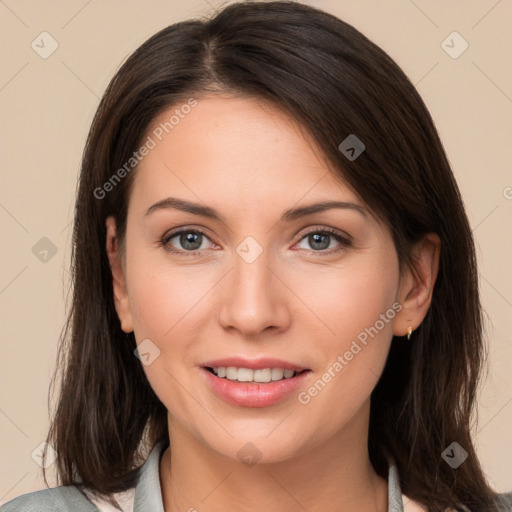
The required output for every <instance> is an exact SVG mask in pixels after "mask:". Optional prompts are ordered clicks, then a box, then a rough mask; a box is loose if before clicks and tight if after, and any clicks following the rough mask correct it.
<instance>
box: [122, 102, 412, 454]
mask: <svg viewBox="0 0 512 512" xmlns="http://www.w3.org/2000/svg"><path fill="white" fill-rule="evenodd" d="M176 109H178V110H179V109H180V105H177V106H174V107H173V108H170V109H169V110H168V111H166V112H165V113H163V114H162V115H161V116H160V117H159V118H158V119H156V120H155V121H154V124H153V125H152V127H151V128H150V130H149V132H148V134H147V135H150V136H151V137H152V139H153V140H154V142H155V143H156V145H155V147H153V148H152V149H150V150H149V152H148V154H147V155H146V156H145V157H144V158H143V160H142V162H141V163H140V166H139V168H138V170H137V171H136V172H137V174H136V176H135V180H134V183H133V189H132V193H131V197H130V202H129V209H128V218H127V230H126V246H125V251H126V252H125V260H124V278H123V279H124V280H125V285H126V292H127V293H126V295H125V297H124V299H123V300H121V301H120V302H119V301H118V304H117V309H118V314H119V316H120V319H121V321H122V325H123V328H124V329H125V330H128V331H130V330H132V329H133V330H134V332H135V337H136V340H137V343H138V344H141V343H143V345H141V347H140V352H141V354H143V355H142V358H143V361H144V363H145V365H144V369H145V372H146V374H147V377H148V379H149V382H150V384H151V386H152V388H153V389H154V391H155V392H156V394H157V395H158V397H159V398H160V400H161V401H162V402H163V404H164V405H165V406H166V408H167V410H168V411H169V421H170V424H169V428H170V432H171V437H172V433H173V431H176V432H178V431H180V432H186V433H187V435H188V436H191V437H190V439H192V438H194V439H195V440H196V441H198V442H200V443H201V444H202V445H203V446H205V447H207V448H209V449H211V450H213V451H215V452H217V453H219V454H222V455H225V456H227V457H231V458H233V459H235V458H237V459H240V458H241V457H242V456H244V455H249V456H251V455H252V456H253V458H255V457H256V458H260V462H273V461H278V460H286V459H289V458H291V457H293V456H295V455H299V454H301V453H305V452H306V451H308V450H310V449H312V448H315V447H317V446H318V445H320V444H321V443H326V442H328V441H329V440H332V439H335V438H336V437H337V436H339V435H347V436H349V437H351V436H362V437H363V438H364V439H366V438H365V437H364V436H366V435H367V431H365V428H366V427H367V417H368V411H369V397H370V394H371V392H372V390H373V388H374V386H375V385H376V383H377V380H378V378H379V376H380V374H381V372H382V370H383V367H384V364H385V360H386V356H387V353H388V350H389V346H390V342H391V338H392V335H393V331H394V329H396V325H395V327H394V323H396V319H397V317H398V316H397V315H396V314H397V312H398V311H399V310H400V308H401V306H400V305H399V304H398V303H397V299H398V297H399V291H400V275H399V268H398V259H397V254H396V251H395V248H394V245H393V242H392V238H391V234H390V232H389V230H388V228H387V227H385V226H383V225H381V224H380V223H378V222H377V221H376V219H375V218H374V217H372V216H371V215H370V214H369V212H368V210H367V208H366V206H365V205H364V204H363V203H362V201H361V200H360V199H359V198H358V197H357V196H356V195H355V194H354V193H353V192H352V191H351V190H350V189H349V188H348V186H346V185H345V184H343V183H342V182H341V181H340V179H339V178H335V177H334V174H333V173H332V171H330V170H329V169H328V168H327V167H326V166H325V164H324V163H322V161H321V159H320V158H318V155H319V154H320V151H319V149H318V148H317V147H316V146H315V145H314V144H313V143H312V142H311V141H308V140H307V139H306V138H304V135H303V134H302V133H301V131H300V130H299V129H298V128H297V126H296V125H295V124H294V123H293V121H292V120H291V119H290V118H289V117H287V116H286V115H284V114H282V113H281V112H280V111H278V110H276V109H275V108H274V107H270V106H268V105H267V106H263V105H262V104H261V103H258V102H256V101H255V100H251V99H241V98H221V97H207V98H203V99H199V100H198V103H197V106H195V107H194V108H191V109H190V112H189V113H188V114H186V115H182V117H180V119H179V122H178V123H176V124H175V125H173V128H172V129H169V125H167V131H168V132H169V133H168V134H166V133H165V130H162V128H161V126H160V124H161V123H165V122H168V121H169V118H170V117H171V116H172V115H173V114H174V112H175V110H176ZM186 110H187V111H188V110H189V109H186ZM181 112H183V110H181ZM159 126H160V129H158V127H159ZM155 130H156V131H155ZM162 131H163V134H162ZM155 133H156V134H159V136H158V137H157V136H156V135H155ZM160 139H161V140H160ZM340 142H341V141H340ZM150 145H151V146H152V145H153V144H150ZM347 165H350V162H348V160H347ZM170 198H174V200H178V201H181V202H183V203H182V204H184V203H185V202H186V203H190V204H192V203H193V205H197V206H194V208H192V207H191V206H189V207H188V208H187V210H188V211H184V209H182V208H179V207H172V201H171V199H170ZM329 201H333V202H341V203H345V207H336V208H329V209H323V208H318V211H316V212H314V211H313V212H311V211H310V212H309V213H307V212H302V213H306V214H304V215H301V208H304V207H306V206H311V205H313V204H317V203H325V202H329ZM174 204H175V205H177V206H179V204H178V203H174ZM342 206H343V205H342ZM203 209H205V210H203ZM290 211H295V212H296V213H295V214H294V213H289V212H290ZM205 212H206V213H212V212H215V216H213V215H205ZM285 212H288V213H287V215H285ZM179 230H183V231H184V234H182V235H181V236H180V235H179V234H177V235H175V234H174V233H175V232H177V231H179ZM323 230H329V231H330V232H329V233H322V231H323ZM331 232H332V233H331ZM338 237H340V238H338ZM123 289H124V288H123V287H122V286H120V285H118V287H117V292H116V295H117V298H118V299H119V298H121V299H122V296H123V293H124V292H123ZM122 304H125V306H123V305H122ZM401 334H403V333H401ZM226 358H240V359H244V360H246V361H245V366H244V361H227V362H220V363H215V364H218V366H232V367H235V368H238V367H247V366H252V367H253V368H254V367H256V368H259V369H260V370H263V369H264V368H269V367H270V368H274V371H272V369H270V370H266V371H265V370H264V371H260V372H257V373H256V372H251V371H247V370H242V371H237V370H236V369H235V370H233V369H231V370H228V377H230V378H222V377H219V376H215V375H213V374H212V373H211V372H210V371H209V370H207V369H206V368H205V367H206V366H209V364H208V363H211V362H215V361H217V360H220V359H226ZM263 358H271V359H278V360H281V361H266V362H265V361H261V360H262V359H263ZM251 363H254V364H252V365H251ZM259 363H261V364H259ZM287 365H289V366H290V367H296V368H302V369H307V371H305V372H303V373H302V374H301V375H299V376H296V377H291V378H284V380H279V381H278V380H276V381H272V380H271V382H260V383H254V382H243V380H244V379H250V378H251V377H252V378H253V379H254V377H255V375H256V376H257V377H256V378H257V379H258V380H268V379H269V378H270V379H272V378H276V379H278V378H279V376H280V375H282V372H280V370H279V369H280V368H281V369H283V367H286V366H287ZM248 370H251V368H248ZM221 372H222V370H221ZM233 372H234V373H233ZM235 377H236V378H240V380H241V381H240V382H239V381H238V380H231V379H232V378H235ZM248 442H250V443H252V445H254V446H251V445H246V443H248ZM241 449H242V451H240V450H241ZM244 450H245V452H247V451H248V452H249V453H248V454H247V453H245V452H244ZM251 451H253V453H251Z"/></svg>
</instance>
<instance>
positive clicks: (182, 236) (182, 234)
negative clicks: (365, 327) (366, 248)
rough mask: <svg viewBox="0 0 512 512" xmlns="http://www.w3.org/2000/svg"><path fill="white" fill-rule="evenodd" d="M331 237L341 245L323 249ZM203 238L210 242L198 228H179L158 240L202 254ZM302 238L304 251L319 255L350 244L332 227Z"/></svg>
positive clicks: (182, 252)
mask: <svg viewBox="0 0 512 512" xmlns="http://www.w3.org/2000/svg"><path fill="white" fill-rule="evenodd" d="M174 239H176V242H174V243H171V241H172V240H174ZM332 239H334V240H336V241H337V242H338V243H339V244H340V245H341V247H338V248H335V249H333V250H329V251H327V250H325V249H328V248H329V245H330V242H331V241H332ZM205 240H209V241H210V242H211V240H210V239H209V238H208V236H207V235H206V233H204V232H203V231H201V230H199V229H180V230H178V231H174V232H172V233H169V234H167V235H165V236H164V237H163V238H162V240H161V241H160V244H161V245H162V246H163V247H164V248H165V250H167V251H169V252H171V253H174V254H178V255H183V256H201V255H204V251H205V250H206V249H207V247H204V246H203V243H204V242H205ZM303 240H307V241H308V243H309V245H310V247H311V249H305V250H306V251H308V252H309V253H318V254H319V255H323V254H332V253H335V252H338V251H341V250H343V249H345V248H346V247H349V246H350V245H351V244H352V242H351V241H350V240H349V238H347V237H345V236H342V235H340V234H339V233H338V232H337V231H335V230H334V229H328V228H323V229H318V228H317V229H315V230H312V231H309V232H308V233H306V234H304V235H303V236H302V237H301V239H300V240H299V242H298V243H300V242H302V241H303ZM176 244H179V245H180V246H181V248H179V247H178V248H177V247H176Z"/></svg>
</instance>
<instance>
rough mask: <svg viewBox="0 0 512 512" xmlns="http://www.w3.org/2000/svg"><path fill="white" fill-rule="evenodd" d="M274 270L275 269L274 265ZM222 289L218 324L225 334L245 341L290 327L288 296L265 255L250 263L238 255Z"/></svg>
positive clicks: (281, 280) (286, 290) (281, 281)
mask: <svg viewBox="0 0 512 512" xmlns="http://www.w3.org/2000/svg"><path fill="white" fill-rule="evenodd" d="M274 266H275V265H274ZM221 286H222V292H221V295H222V302H221V308H220V313H219V321H220V323H221V325H222V327H223V328H224V329H225V330H236V331H238V332H239V333H240V334H241V335H243V336H244V337H255V336H258V335H259V334H260V333H262V332H263V331H275V332H281V331H284V330H286V329H287V328H288V326H289V324H290V319H291V316H290V309H289V304H288V302H287V301H288V300H289V297H290V294H291V292H290V291H289V289H288V288H287V286H286V284H285V283H284V279H283V278H280V276H279V275H278V273H277V272H276V271H275V270H273V269H271V268H270V266H269V261H268V258H267V256H266V252H263V253H262V254H260V256H259V257H258V258H256V260H254V261H252V262H251V263H249V262H247V261H246V260H244V258H242V257H240V256H239V255H238V254H236V255H235V257H234V264H233V268H232V270H231V272H229V273H228V275H227V276H226V278H225V280H224V283H222V284H221Z"/></svg>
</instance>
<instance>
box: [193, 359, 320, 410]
mask: <svg viewBox="0 0 512 512" xmlns="http://www.w3.org/2000/svg"><path fill="white" fill-rule="evenodd" d="M201 370H202V373H203V374H204V376H205V378H206V382H207V383H208V385H209V386H210V388H211V389H212V391H213V392H214V393H215V394H216V395H218V396H219V397H220V398H222V399H223V400H225V401H226V402H228V403H230V404H233V405H239V406H242V407H267V406H269V405H273V404H276V403H278V402H280V401H281V400H284V399H285V398H286V397H287V396H289V395H290V394H292V393H293V392H294V391H297V390H298V389H299V388H300V387H301V386H302V385H303V384H304V381H305V380H306V379H307V378H308V375H309V374H310V373H311V371H310V370H306V371H304V372H302V373H300V374H299V375H297V376H295V377H291V378H289V379H282V380H277V381H271V382H263V383H259V382H254V383H253V382H238V381H236V380H229V379H225V378H222V377H217V376H216V375H214V374H213V373H211V372H210V371H209V370H207V369H206V368H201Z"/></svg>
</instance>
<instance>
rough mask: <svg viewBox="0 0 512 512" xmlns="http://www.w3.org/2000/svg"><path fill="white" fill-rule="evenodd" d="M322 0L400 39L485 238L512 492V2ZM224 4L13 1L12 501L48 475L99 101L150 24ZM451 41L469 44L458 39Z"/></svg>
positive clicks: (0, 303)
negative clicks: (80, 182)
mask: <svg viewBox="0 0 512 512" xmlns="http://www.w3.org/2000/svg"><path fill="white" fill-rule="evenodd" d="M309 3H311V4H312V5H316V6H319V7H321V8H324V9H325V10H327V11H330V12H332V13H333V14H335V15H337V16H339V17H340V18H342V19H343V20H345V21H347V22H349V23H351V24H352V25H354V26H355V27H356V28H357V29H359V30H361V31H362V32H363V33H364V34H365V35H367V36H368V37H369V38H370V39H371V40H373V41H374V42H375V43H377V44H378V45H380V46H381V47H382V48H383V49H384V50H386V51H387V52H388V53H389V54H390V55H391V56H392V57H393V58H394V59H395V60H396V61H397V63H398V64H399V65H400V66H401V67H402V68H403V70H404V71H405V72H406V74H407V75H408V76H409V77H410V78H411V80H412V82H413V83H414V84H415V85H416V86H417V87H418V90H419V92H420V94H421V95H422V97H423V99H424V100H425V102H426V104H427V106H428V108H429V109H430V111H431V113H432V116H433V118H434V120H435V122H436V125H437V127H438V130H439V132H440V135H441V138H442V140H443V142H444V144H445V148H446V151H447V153H448V157H449V159H450V162H451V163H452V166H453V169H454V172H455V175H456V177H457V180H458V183H459V185H460V188H461V190H462V194H463V197H464V201H465V204H466V205H467V209H468V215H469V218H470V222H471V225H472V227H473V231H474V234H475V237H476V240H477V244H478V247H479V249H478V250H479V254H478V257H479V262H480V278H481V279H480V281H481V291H482V300H483V303H484V307H485V309H486V311H487V314H488V316H489V336H490V339H491V343H490V362H491V371H490V375H489V378H488V379H487V381H486V382H485V385H484V386H483V388H482V392H481V396H480V402H479V423H478V425H477V426H475V432H476V443H477V449H478V452H479V455H480V457H481V461H482V464H483V467H484V470H485V472H486V473H487V475H488V476H489V478H490V480H491V483H492V484H493V485H494V487H495V488H496V489H497V490H498V491H501V492H503V491H508V490H512V462H511V457H512V443H511V432H512V371H511V370H512V365H511V356H512V343H511V334H510V333H511V332H512V285H511V282H512V270H511V267H510V254H511V252H512V237H511V234H510V233H511V228H510V226H511V224H512V223H511V220H512V172H511V169H512V166H511V160H512V159H511V156H510V155H511V152H510V149H511V140H512V137H511V136H512V65H511V50H512V31H510V26H512V2H511V1H510V0H478V1H474V0H473V1H469V0H461V1H447V0H443V1H427V0H414V1H413V0H389V1H383V0H372V1H368V0H366V1H362V0H359V1H348V0H337V1H329V0H324V1H311V2H309ZM219 5H221V4H220V2H216V1H214V0H210V1H203V0H194V1H190V2H185V1H181V0H180V1H177V0H167V1H165V2H161V1H144V2H143V1H100V0H89V1H87V0H84V1H82V2H74V1H66V2H50V1H16V0H0V23H1V26H0V43H1V46H2V48H3V49H4V50H3V51H2V66H1V69H0V108H1V117H0V119H1V122H0V130H1V131H0V144H1V160H0V162H1V171H2V184H1V188H0V224H1V228H2V247H3V250H2V263H1V267H0V308H1V320H2V321H1V326H2V327H1V356H0V365H1V366H0V376H1V388H0V433H1V435H0V464H1V467H0V503H2V502H6V501H8V500H10V499H12V498H14V497H15V496H17V495H19V494H22V493H25V492H29V491H33V490H36V489H41V488H43V487H44V483H43V481H42V477H41V470H40V468H39V466H38V465H37V464H36V462H34V460H33V459H32V458H31V454H32V452H34V450H35V449H36V448H37V447H38V445H39V444H40V443H41V442H42V441H43V440H44V439H45V437H46V432H47V429H48V423H49V421H48V420H49V418H48V408H47V393H48V385H49V381H50V377H51V375H52V373H53V370H54V365H55V356H56V347H57V339H58V336H59V333H60V329H61V326H62V324H63V321H64V308H65V295H66V289H67V283H68V278H69V275H68V273H67V270H66V268H67V267H68V264H69V254H70V236H71V224H70V223H71V220H72V214H73V203H74V193H75V184H76V177H77V171H78V168H79V162H80V157H81V153H82V150H83V145H84V142H85V138H86V134H87V131H88V129H89V126H90V123H91V121H92V117H93V114H94V112H95V109H96V107H97V105H98V102H99V98H100V97H101V95H102V93H103V91H104V89H105V88H106V86H107V84H108V82H109V80H110V79H111V77H112V76H113V74H114V72H115V70H116V69H117V68H118V66H119V65H120V63H121V62H122V61H123V60H124V59H125V57H127V55H128V54H129V53H131V52H132V51H133V50H135V48H137V46H139V45H140V44H141V43H142V42H143V41H144V40H146V39H147V38H148V37H149V36H151V35H152V34H154V33H155V32H156V31H157V30H159V29H160V28H163V27H164V26H167V25H169V24H171V23H174V22H176V21H180V20H183V19H186V18H190V17H196V16H203V15H208V14H209V13H211V12H212V11H213V8H214V7H216V6H219ZM43 31H46V32H48V33H49V34H51V36H52V37H53V38H54V39H55V40H56V41H57V42H58V48H57V50H56V51H55V52H54V53H53V54H52V55H50V56H49V57H48V58H47V59H43V58H41V57H40V56H39V54H38V53H36V52H35V51H34V50H33V49H32V48H31V43H32V41H34V40H36V42H37V39H36V38H37V37H38V36H39V34H40V33H41V32H43ZM453 31H457V32H459V33H460V34H461V36H462V37H463V38H464V39H465V40H466V41H467V42H468V44H469V47H468V49H467V50H466V51H465V52H464V53H462V55H460V56H459V57H458V58H456V59H454V58H452V57H451V56H450V55H448V53H446V51H445V50H444V49H443V47H442V45H441V43H442V41H443V40H445V38H446V37H447V36H448V35H449V34H451V33H452V32H453ZM448 41H450V40H448ZM449 44H451V43H449ZM453 46H454V49H455V50H457V49H458V48H461V46H460V41H458V42H457V41H456V40H455V42H454V43H453ZM451 51H454V50H451ZM410 200H411V201H414V197H411V198H410ZM43 237H47V238H48V239H50V240H51V242H52V243H53V244H54V245H55V246H56V248H57V253H56V254H55V255H53V256H51V253H49V254H48V261H46V262H43V261H41V260H40V259H39V258H38V257H36V255H35V254H34V253H33V252H32V248H33V247H34V245H35V244H36V243H37V242H38V241H39V240H40V239H41V238H43Z"/></svg>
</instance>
